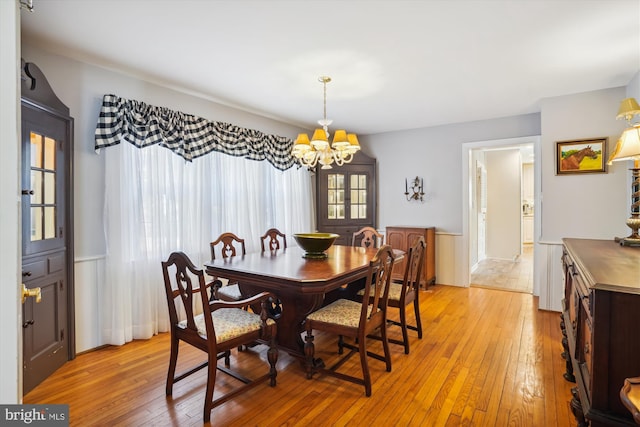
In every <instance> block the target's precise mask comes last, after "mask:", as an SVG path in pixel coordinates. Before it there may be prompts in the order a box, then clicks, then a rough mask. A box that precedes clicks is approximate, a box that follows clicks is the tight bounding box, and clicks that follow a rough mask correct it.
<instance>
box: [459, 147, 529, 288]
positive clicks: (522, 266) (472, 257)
mask: <svg viewBox="0 0 640 427" xmlns="http://www.w3.org/2000/svg"><path fill="white" fill-rule="evenodd" d="M538 150H539V137H526V138H513V139H507V140H495V141H481V142H476V143H467V144H463V162H464V163H463V165H464V166H463V183H464V185H463V187H466V188H463V197H464V200H465V203H464V205H463V206H464V208H465V209H464V210H463V231H464V235H463V251H464V252H463V253H464V255H466V256H467V258H466V259H465V260H464V261H466V262H463V265H464V266H465V267H464V268H465V270H464V271H465V272H466V274H465V275H464V276H463V278H465V279H467V282H466V283H465V285H467V286H479V287H490V288H496V289H504V290H510V291H515V292H526V293H534V294H535V292H536V282H535V277H534V271H533V270H534V269H533V265H534V256H535V245H534V236H535V231H534V229H537V228H538V227H537V221H536V213H537V212H536V211H537V209H536V204H537V200H538V197H537V196H536V194H537V193H536V187H537V186H536V185H535V182H536V178H537V177H539V172H538V170H539V165H536V164H535V153H536V152H538ZM505 165H506V166H505ZM502 168H506V169H502ZM465 169H466V170H465Z"/></svg>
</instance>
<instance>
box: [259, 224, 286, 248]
mask: <svg viewBox="0 0 640 427" xmlns="http://www.w3.org/2000/svg"><path fill="white" fill-rule="evenodd" d="M265 243H267V245H266V246H265ZM260 246H261V247H262V252H265V251H267V250H270V251H275V250H278V249H287V236H286V235H285V234H284V233H282V232H281V231H280V230H278V229H277V228H270V229H268V230H267V232H266V233H264V236H262V237H260Z"/></svg>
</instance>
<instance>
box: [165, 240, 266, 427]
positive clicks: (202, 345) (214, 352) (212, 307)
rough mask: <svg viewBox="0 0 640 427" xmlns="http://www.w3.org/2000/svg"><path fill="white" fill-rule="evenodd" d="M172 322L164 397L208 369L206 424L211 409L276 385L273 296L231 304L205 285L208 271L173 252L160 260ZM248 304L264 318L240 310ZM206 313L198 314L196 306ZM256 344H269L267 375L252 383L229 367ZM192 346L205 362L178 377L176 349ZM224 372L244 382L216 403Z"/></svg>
mask: <svg viewBox="0 0 640 427" xmlns="http://www.w3.org/2000/svg"><path fill="white" fill-rule="evenodd" d="M162 273H163V276H164V284H165V290H166V294H167V302H168V304H169V319H170V321H171V356H170V359H169V370H168V372H167V384H166V394H167V396H171V395H172V392H173V384H174V383H176V382H177V381H180V380H182V379H184V378H186V377H188V376H189V375H191V374H193V373H195V372H197V371H199V370H200V369H203V368H207V387H206V392H205V402H204V416H203V418H204V421H205V422H208V421H209V420H210V417H211V411H212V409H213V408H215V407H216V406H218V405H220V404H222V403H224V402H226V401H227V400H229V399H231V398H233V397H234V396H236V395H238V394H239V393H242V392H244V391H246V390H248V389H250V388H253V387H255V386H256V385H258V384H261V383H263V382H265V381H267V380H269V381H270V385H271V386H272V387H273V386H275V385H276V375H277V371H276V362H277V360H278V350H277V348H276V343H275V336H276V323H275V321H274V320H273V319H271V318H269V317H268V315H267V305H268V301H269V299H271V298H273V295H272V294H270V293H268V292H262V293H260V294H258V295H255V296H253V297H251V298H247V299H246V300H242V301H237V302H228V301H220V300H215V299H213V298H212V297H211V292H212V289H211V286H212V284H211V283H209V284H207V283H205V278H204V272H203V271H202V270H201V269H198V268H197V267H196V266H194V265H193V263H192V262H191V260H190V259H189V258H188V257H187V256H186V255H185V254H184V253H182V252H174V253H172V254H171V255H170V256H169V259H168V260H167V261H164V262H162ZM248 304H254V305H259V306H261V312H260V314H255V313H252V312H249V311H246V310H243V309H242V307H243V306H246V305H248ZM199 307H202V309H201V310H202V312H201V313H200V314H196V313H197V311H198V308H199ZM257 340H260V341H261V342H268V345H269V350H268V351H267V359H268V361H269V369H268V372H267V373H266V374H264V375H262V376H260V377H258V378H256V379H253V380H251V379H248V378H246V377H244V376H243V375H240V374H238V373H236V372H234V371H231V370H230V369H229V353H230V350H231V349H232V348H234V347H238V346H240V345H243V344H249V343H253V342H255V341H257ZM181 341H182V342H185V343H187V344H190V345H192V346H194V347H196V348H198V349H200V350H202V351H204V352H205V353H207V356H208V357H207V361H206V362H204V363H203V364H200V365H199V366H196V367H194V368H193V369H190V370H188V371H186V372H184V373H182V374H180V375H178V376H176V374H175V372H176V365H177V361H178V349H179V345H180V342H181ZM221 357H225V358H226V360H225V365H226V366H225V367H222V366H218V363H217V360H218V359H219V358H221ZM218 370H220V371H222V372H224V373H226V374H229V375H231V376H232V377H234V378H236V379H237V380H239V381H241V382H242V383H243V384H242V385H241V386H239V387H236V388H235V389H234V390H232V391H230V392H229V393H227V394H225V395H223V396H220V397H218V398H217V399H215V400H214V399H213V392H214V388H215V382H216V372H217V371H218Z"/></svg>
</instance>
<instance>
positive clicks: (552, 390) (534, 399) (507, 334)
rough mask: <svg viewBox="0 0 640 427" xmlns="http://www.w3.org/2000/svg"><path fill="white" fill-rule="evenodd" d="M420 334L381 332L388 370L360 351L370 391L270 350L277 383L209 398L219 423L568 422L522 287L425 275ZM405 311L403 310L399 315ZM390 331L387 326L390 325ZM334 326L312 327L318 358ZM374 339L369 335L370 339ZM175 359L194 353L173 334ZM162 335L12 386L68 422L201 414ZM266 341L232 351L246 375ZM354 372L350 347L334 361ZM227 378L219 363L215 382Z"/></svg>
mask: <svg viewBox="0 0 640 427" xmlns="http://www.w3.org/2000/svg"><path fill="white" fill-rule="evenodd" d="M420 297H421V304H420V305H421V313H422V319H423V326H424V337H423V339H422V340H419V339H418V338H417V336H416V334H415V332H410V337H411V354H409V355H405V354H404V352H403V350H402V348H401V346H398V345H393V344H391V351H392V357H393V369H392V372H386V371H385V370H384V364H383V363H382V362H379V361H376V360H373V359H370V368H371V375H372V378H373V394H372V396H371V397H369V398H367V397H365V395H364V388H363V387H362V386H358V385H355V384H352V383H348V382H344V381H340V380H338V379H335V378H330V377H317V376H314V378H313V379H311V380H307V379H306V377H305V374H304V372H303V371H302V369H301V366H300V364H299V363H298V361H297V360H295V359H293V358H292V357H291V356H289V355H287V354H285V353H282V352H281V353H280V358H279V361H278V384H277V386H276V387H275V388H270V387H269V386H268V385H266V384H265V385H260V386H258V387H257V388H255V389H253V390H251V391H249V392H248V393H245V394H243V395H240V396H239V397H237V398H235V399H233V400H231V401H229V402H227V403H225V404H223V405H222V406H219V407H217V408H215V409H214V410H213V412H212V416H211V420H212V425H219V426H236V425H237V426H240V425H242V426H245V425H247V426H309V425H313V426H335V425H337V426H344V425H354V426H357V425H374V426H378V425H379V426H391V425H398V426H546V427H551V426H570V425H575V421H574V419H573V416H572V414H571V410H570V407H569V400H570V397H571V393H570V389H571V387H572V386H573V384H571V383H568V382H566V381H565V380H564V378H563V377H562V373H563V372H564V367H565V364H564V360H563V359H562V358H561V356H560V353H561V352H562V346H561V341H560V340H561V333H560V328H559V314H558V313H555V312H547V311H540V310H537V309H536V307H537V302H536V300H535V298H534V297H532V296H531V295H529V294H525V293H516V292H505V291H499V290H492V289H483V288H473V287H472V288H458V287H452V286H442V285H436V286H433V287H430V288H429V290H427V291H421V296H420ZM411 319H413V316H411ZM390 335H398V331H397V328H395V327H391V328H390ZM335 342H336V340H335V338H334V337H331V336H325V335H320V334H319V335H318V336H317V337H316V351H317V353H318V355H319V356H320V357H322V358H323V359H324V360H325V361H326V362H327V363H331V360H332V359H333V358H334V357H335V351H336V345H335ZM371 342H372V344H371V346H370V347H371V348H372V349H373V350H374V351H376V350H380V348H381V346H380V344H379V343H378V342H375V341H371ZM180 351H181V353H180V358H181V359H180V361H179V366H178V371H181V369H180V367H181V366H182V367H186V366H187V365H188V364H189V363H194V362H195V361H199V360H202V359H203V357H202V353H201V352H199V351H198V350H194V349H191V348H189V347H188V346H181V349H180ZM168 358H169V335H168V334H160V335H158V336H156V337H153V338H152V339H150V340H140V341H134V342H132V343H129V344H126V345H124V346H121V347H107V348H103V349H100V350H96V351H92V352H88V353H85V354H81V355H79V356H78V357H77V358H76V359H75V360H73V361H70V362H68V363H67V364H65V365H64V366H63V367H62V368H60V369H59V370H58V371H56V372H55V373H54V374H53V375H52V376H51V377H49V378H48V379H47V380H45V381H44V382H43V383H42V384H40V385H39V386H38V387H36V388H35V389H34V390H33V391H31V392H30V393H29V394H28V395H26V396H25V397H24V403H65V404H69V405H70V425H72V426H106V425H108V426H196V425H202V409H203V397H204V390H205V381H206V378H205V372H203V371H202V372H201V373H198V374H196V375H194V376H192V377H191V378H190V379H186V380H184V381H182V382H179V383H178V384H176V385H175V386H174V392H173V397H169V398H167V397H165V393H164V388H165V378H166V369H167V364H168ZM265 360H266V347H264V346H256V347H254V348H252V349H250V350H248V351H243V352H237V351H234V352H233V355H232V360H231V363H232V366H233V367H240V368H242V371H243V372H244V373H245V374H246V375H252V374H255V373H259V372H263V371H264V370H265V369H266V364H265ZM342 369H343V370H345V371H350V372H351V373H353V374H359V373H360V366H359V362H358V358H357V356H354V357H353V358H352V359H351V360H350V361H349V362H348V363H347V364H346V365H345V366H343V368H342ZM233 381H234V380H232V379H230V378H228V377H227V376H225V375H222V374H219V375H218V378H217V383H216V391H218V390H222V389H228V388H229V387H230V386H233V385H234V382H233Z"/></svg>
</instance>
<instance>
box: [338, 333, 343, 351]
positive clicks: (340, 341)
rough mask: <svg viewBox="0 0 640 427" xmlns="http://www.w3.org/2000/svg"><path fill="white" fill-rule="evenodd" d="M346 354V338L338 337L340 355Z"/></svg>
mask: <svg viewBox="0 0 640 427" xmlns="http://www.w3.org/2000/svg"><path fill="white" fill-rule="evenodd" d="M342 353H344V337H343V336H342V335H338V354H342Z"/></svg>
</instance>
